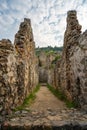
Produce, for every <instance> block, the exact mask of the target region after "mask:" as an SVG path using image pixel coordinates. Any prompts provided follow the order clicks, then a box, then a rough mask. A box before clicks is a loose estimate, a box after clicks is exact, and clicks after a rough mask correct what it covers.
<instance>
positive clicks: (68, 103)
mask: <svg viewBox="0 0 87 130" xmlns="http://www.w3.org/2000/svg"><path fill="white" fill-rule="evenodd" d="M47 87H48V89H49V90H50V91H51V92H52V93H53V94H54V95H55V96H56V97H57V98H58V99H60V100H62V101H64V102H65V104H66V106H67V107H68V108H76V107H78V105H77V103H75V102H71V101H69V100H67V98H66V96H65V95H64V94H63V93H62V92H61V91H59V90H56V89H54V88H53V87H52V86H51V85H49V84H47Z"/></svg>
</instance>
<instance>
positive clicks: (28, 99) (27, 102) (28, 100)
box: [14, 84, 40, 111]
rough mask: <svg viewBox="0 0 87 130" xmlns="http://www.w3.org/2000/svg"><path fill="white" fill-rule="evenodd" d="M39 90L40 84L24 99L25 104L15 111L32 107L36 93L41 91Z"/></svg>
mask: <svg viewBox="0 0 87 130" xmlns="http://www.w3.org/2000/svg"><path fill="white" fill-rule="evenodd" d="M39 89H40V84H38V85H37V86H36V88H35V89H34V90H33V91H32V92H31V93H30V94H29V95H28V96H27V97H26V98H25V99H24V102H23V104H22V105H20V106H18V107H17V108H15V109H14V111H19V110H26V107H27V106H29V105H31V103H32V102H33V101H34V100H35V98H36V93H37V92H38V91H39Z"/></svg>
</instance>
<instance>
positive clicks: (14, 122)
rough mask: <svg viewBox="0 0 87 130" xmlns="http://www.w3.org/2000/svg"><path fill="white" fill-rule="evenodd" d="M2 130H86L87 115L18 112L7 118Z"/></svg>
mask: <svg viewBox="0 0 87 130" xmlns="http://www.w3.org/2000/svg"><path fill="white" fill-rule="evenodd" d="M1 128H2V130H4V129H5V130H8V129H18V130H19V129H23V130H28V129H30V130H33V129H35V130H39V129H40V130H50V129H51V130H55V129H58V130H63V129H64V130H87V114H86V113H83V112H80V111H77V110H75V109H72V110H68V109H62V110H61V109H58V110H56V111H54V110H52V109H50V110H46V111H39V112H38V111H37V110H36V111H31V112H28V111H25V112H24V111H21V112H20V111H19V112H16V113H15V114H13V115H12V116H11V117H10V116H8V117H7V120H6V121H5V122H3V123H2V124H1Z"/></svg>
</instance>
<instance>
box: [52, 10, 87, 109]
mask: <svg viewBox="0 0 87 130" xmlns="http://www.w3.org/2000/svg"><path fill="white" fill-rule="evenodd" d="M54 73H55V74H54V82H53V86H55V88H56V89H59V90H60V91H62V93H63V94H65V96H66V97H67V99H68V100H70V101H73V102H75V103H76V104H77V105H78V106H79V107H81V108H83V109H85V110H87V30H86V31H85V32H84V33H83V34H82V33H81V25H80V24H79V22H78V20H77V12H76V11H74V10H73V11H69V12H68V13H67V27H66V31H65V34H64V48H63V53H62V58H61V59H60V60H59V61H58V62H57V64H56V66H55V70H54Z"/></svg>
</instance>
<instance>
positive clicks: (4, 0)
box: [0, 0, 87, 46]
mask: <svg viewBox="0 0 87 130" xmlns="http://www.w3.org/2000/svg"><path fill="white" fill-rule="evenodd" d="M72 9H75V10H77V11H78V12H77V14H78V19H79V23H80V24H81V25H82V26H83V28H82V30H83V31H84V30H85V29H86V28H87V24H86V23H87V21H86V18H87V0H78V1H76V0H72V1H70V0H66V1H65V0H0V30H1V31H0V38H10V39H11V40H13V39H14V35H15V33H16V32H17V30H18V26H19V24H20V22H21V21H23V18H24V17H27V18H30V19H31V21H32V28H33V32H34V39H35V42H36V45H37V46H38V45H39V46H48V45H52V46H55V45H56V46H60V45H63V36H64V31H65V28H66V14H67V11H68V10H72Z"/></svg>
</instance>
